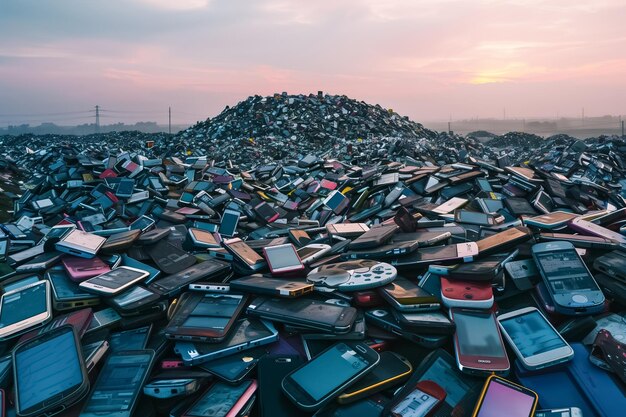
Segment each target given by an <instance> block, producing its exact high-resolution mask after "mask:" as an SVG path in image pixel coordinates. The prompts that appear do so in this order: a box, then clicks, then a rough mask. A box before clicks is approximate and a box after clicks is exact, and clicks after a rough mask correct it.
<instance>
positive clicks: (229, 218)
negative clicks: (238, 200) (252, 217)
mask: <svg viewBox="0 0 626 417" xmlns="http://www.w3.org/2000/svg"><path fill="white" fill-rule="evenodd" d="M239 217H241V213H240V212H239V211H237V210H233V209H230V208H227V209H225V210H224V213H223V214H222V221H221V222H220V228H219V233H220V235H224V236H228V237H232V236H235V233H236V231H237V224H239Z"/></svg>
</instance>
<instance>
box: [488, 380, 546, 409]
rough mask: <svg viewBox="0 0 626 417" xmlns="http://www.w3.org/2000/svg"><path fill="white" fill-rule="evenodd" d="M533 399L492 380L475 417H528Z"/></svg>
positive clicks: (532, 405)
mask: <svg viewBox="0 0 626 417" xmlns="http://www.w3.org/2000/svg"><path fill="white" fill-rule="evenodd" d="M534 404H535V397H533V396H531V395H528V394H526V393H525V392H522V391H518V390H516V389H514V388H512V387H510V386H508V385H506V384H504V383H503V382H501V381H500V380H498V379H497V378H492V379H491V381H490V383H489V386H488V387H487V392H485V397H484V398H483V401H482V403H481V405H480V409H479V410H478V413H477V414H476V417H502V416H503V415H506V416H507V417H530V415H531V414H530V413H531V412H532V410H533V407H534Z"/></svg>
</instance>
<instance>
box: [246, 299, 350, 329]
mask: <svg viewBox="0 0 626 417" xmlns="http://www.w3.org/2000/svg"><path fill="white" fill-rule="evenodd" d="M247 314H248V315H249V316H253V317H259V318H262V319H266V320H271V321H274V322H278V323H285V324H291V325H294V326H302V327H306V328H309V329H314V330H322V331H328V332H331V333H336V334H345V333H348V332H350V329H351V328H352V325H353V324H354V321H355V320H356V316H357V310H356V309H355V308H354V307H347V306H343V305H336V304H331V303H327V302H322V301H317V300H313V299H307V298H306V297H304V298H264V297H259V298H256V299H254V300H253V301H252V302H251V303H250V305H249V306H248V309H247Z"/></svg>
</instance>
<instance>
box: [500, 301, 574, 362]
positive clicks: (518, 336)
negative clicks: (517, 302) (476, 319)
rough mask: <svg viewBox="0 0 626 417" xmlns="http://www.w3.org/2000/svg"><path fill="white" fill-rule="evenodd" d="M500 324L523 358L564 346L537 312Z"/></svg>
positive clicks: (502, 321) (503, 321) (557, 335)
mask: <svg viewBox="0 0 626 417" xmlns="http://www.w3.org/2000/svg"><path fill="white" fill-rule="evenodd" d="M500 324H502V327H504V330H505V331H506V333H507V334H508V335H509V337H510V338H511V340H512V341H513V343H514V344H515V346H516V347H517V349H518V350H519V351H520V353H521V354H522V356H523V357H525V358H528V357H531V356H535V355H539V354H540V353H544V352H549V351H551V350H554V349H558V348H561V347H563V346H565V342H564V341H563V339H561V337H560V336H559V334H558V333H557V332H556V331H555V330H554V329H553V328H552V327H551V326H550V325H549V324H548V322H547V321H546V319H545V318H544V317H543V316H542V315H541V313H539V312H538V311H537V310H534V311H529V312H528V313H525V314H522V315H519V316H515V317H511V318H509V319H506V320H500Z"/></svg>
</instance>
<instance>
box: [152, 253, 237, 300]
mask: <svg viewBox="0 0 626 417" xmlns="http://www.w3.org/2000/svg"><path fill="white" fill-rule="evenodd" d="M194 262H195V258H194ZM230 270H231V268H230V264H227V263H226V262H222V261H219V260H217V259H209V260H206V261H204V262H200V263H199V264H196V265H193V266H190V267H189V268H187V269H184V270H182V271H179V272H178V273H175V274H172V275H168V276H166V277H163V278H160V279H157V280H156V281H154V282H152V283H151V284H150V285H149V286H148V289H150V290H152V291H154V292H156V293H157V294H161V295H164V296H168V297H172V296H174V295H177V294H179V293H180V291H181V290H182V289H183V288H185V287H187V286H188V285H189V284H191V283H192V282H195V281H198V280H201V279H205V280H207V281H216V280H217V279H218V278H220V277H223V276H224V275H226V274H228V273H229V272H230Z"/></svg>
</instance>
